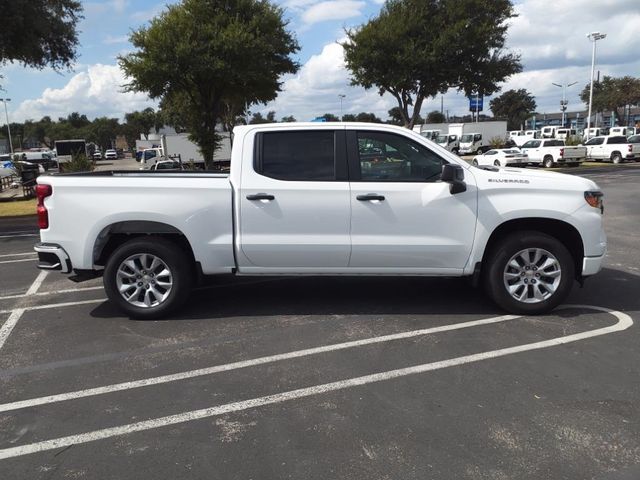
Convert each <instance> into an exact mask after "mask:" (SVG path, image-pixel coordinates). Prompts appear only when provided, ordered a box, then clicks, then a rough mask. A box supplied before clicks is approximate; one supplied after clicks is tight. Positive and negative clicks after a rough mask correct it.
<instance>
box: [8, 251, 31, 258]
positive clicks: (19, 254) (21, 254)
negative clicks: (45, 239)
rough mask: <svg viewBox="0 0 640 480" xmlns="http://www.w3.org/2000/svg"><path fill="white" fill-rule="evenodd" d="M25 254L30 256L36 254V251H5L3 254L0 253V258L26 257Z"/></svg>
mask: <svg viewBox="0 0 640 480" xmlns="http://www.w3.org/2000/svg"><path fill="white" fill-rule="evenodd" d="M27 255H31V256H34V257H35V256H36V255H37V253H36V252H26V253H5V254H3V255H0V258H7V257H26V256H27Z"/></svg>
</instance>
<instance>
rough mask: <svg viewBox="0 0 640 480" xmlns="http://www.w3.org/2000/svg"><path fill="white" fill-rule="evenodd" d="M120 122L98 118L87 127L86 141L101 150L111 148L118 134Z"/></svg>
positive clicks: (115, 119)
mask: <svg viewBox="0 0 640 480" xmlns="http://www.w3.org/2000/svg"><path fill="white" fill-rule="evenodd" d="M120 127H121V126H120V122H119V121H118V119H117V118H107V117H99V118H96V119H95V120H94V121H93V122H91V124H90V125H89V126H88V127H87V138H86V139H87V140H88V141H90V142H93V143H95V144H96V145H98V147H100V148H101V149H102V150H106V149H108V148H111V147H112V146H113V144H114V142H115V139H116V136H117V135H118V134H119V133H120V131H121V128H120Z"/></svg>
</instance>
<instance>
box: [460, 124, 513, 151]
mask: <svg viewBox="0 0 640 480" xmlns="http://www.w3.org/2000/svg"><path fill="white" fill-rule="evenodd" d="M449 135H457V136H458V138H459V139H460V150H459V152H460V154H461V155H469V154H473V155H479V154H480V153H482V152H486V151H487V150H489V149H490V148H491V142H492V140H494V139H500V140H501V141H502V142H503V143H504V142H506V140H507V122H502V121H495V122H478V123H452V124H450V125H449Z"/></svg>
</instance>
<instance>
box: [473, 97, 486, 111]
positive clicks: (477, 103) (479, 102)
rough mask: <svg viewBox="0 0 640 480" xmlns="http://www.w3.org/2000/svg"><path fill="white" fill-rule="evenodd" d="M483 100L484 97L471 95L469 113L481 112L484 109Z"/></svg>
mask: <svg viewBox="0 0 640 480" xmlns="http://www.w3.org/2000/svg"><path fill="white" fill-rule="evenodd" d="M483 100H484V97H483V96H482V95H477V94H476V95H471V96H470V97H469V111H470V112H481V111H482V108H483V106H484V105H483V103H484V102H483Z"/></svg>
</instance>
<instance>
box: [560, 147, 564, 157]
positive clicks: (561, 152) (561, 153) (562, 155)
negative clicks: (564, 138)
mask: <svg viewBox="0 0 640 480" xmlns="http://www.w3.org/2000/svg"><path fill="white" fill-rule="evenodd" d="M562 157H564V148H561V149H560V158H562Z"/></svg>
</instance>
